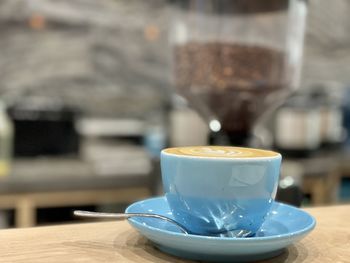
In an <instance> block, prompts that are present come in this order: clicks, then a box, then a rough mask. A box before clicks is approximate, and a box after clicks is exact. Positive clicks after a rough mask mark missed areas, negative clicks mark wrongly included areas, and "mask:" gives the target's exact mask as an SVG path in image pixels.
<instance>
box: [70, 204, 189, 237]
mask: <svg viewBox="0 0 350 263" xmlns="http://www.w3.org/2000/svg"><path fill="white" fill-rule="evenodd" d="M73 213H74V215H75V216H81V217H90V218H106V219H108V218H113V219H117V220H122V219H127V218H129V217H135V216H136V217H151V218H157V219H161V220H165V221H167V222H170V223H172V224H174V225H176V226H177V227H178V228H179V229H180V230H181V231H182V232H183V233H185V234H188V231H187V229H186V228H185V227H183V226H182V225H180V224H179V223H178V222H176V221H174V220H173V219H171V218H168V217H166V216H161V215H157V214H147V213H102V212H91V211H81V210H75V211H74V212H73Z"/></svg>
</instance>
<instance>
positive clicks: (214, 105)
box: [170, 0, 307, 146]
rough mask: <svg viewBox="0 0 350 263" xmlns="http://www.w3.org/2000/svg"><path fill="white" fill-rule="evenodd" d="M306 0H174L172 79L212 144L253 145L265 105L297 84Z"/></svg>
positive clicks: (278, 99) (270, 105)
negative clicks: (204, 125)
mask: <svg viewBox="0 0 350 263" xmlns="http://www.w3.org/2000/svg"><path fill="white" fill-rule="evenodd" d="M306 11H307V6H306V1H305V0H264V1H261V0H176V1H174V5H173V18H172V23H171V30H170V42H171V45H172V60H171V61H172V70H173V72H172V76H173V86H174V87H175V89H176V91H177V93H178V94H180V95H181V96H183V97H184V98H185V99H186V100H187V101H188V102H189V104H190V105H191V106H192V108H194V109H195V110H196V111H197V112H198V113H199V114H200V115H201V116H202V117H203V118H204V119H205V120H206V122H207V124H208V126H209V128H210V131H211V133H210V134H211V136H210V142H209V143H212V144H226V145H244V146H251V142H252V140H253V139H255V138H254V137H256V134H255V132H254V130H255V127H256V126H257V125H259V122H261V121H262V120H263V119H264V116H266V115H267V114H268V113H269V111H272V110H273V109H275V108H276V107H277V106H279V105H280V104H282V103H283V102H284V100H285V99H286V97H287V96H288V95H289V94H290V93H291V92H292V91H293V90H295V89H296V88H297V87H298V82H299V78H300V68H301V62H302V47H303V37H304V29H305V18H306Z"/></svg>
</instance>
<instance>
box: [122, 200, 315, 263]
mask: <svg viewBox="0 0 350 263" xmlns="http://www.w3.org/2000/svg"><path fill="white" fill-rule="evenodd" d="M126 212H127V213H137V212H138V213H142V212H148V213H156V214H160V215H164V216H168V217H171V218H172V213H171V211H170V209H169V206H168V203H167V201H166V198H165V197H156V198H151V199H146V200H143V201H139V202H136V203H134V204H132V205H130V206H129V207H128V208H127V209H126ZM129 222H130V224H131V225H132V226H133V227H134V228H135V229H137V230H138V231H139V232H140V234H141V235H143V236H145V237H146V238H148V239H149V240H151V241H152V242H153V243H154V244H155V246H156V247H158V248H159V249H160V250H162V251H163V252H166V253H168V254H171V255H174V256H178V257H181V258H187V259H192V260H202V261H216V262H218V261H230V262H244V261H255V260H262V259H266V258H270V257H273V256H277V255H278V254H280V253H282V252H283V249H284V248H286V247H287V246H289V245H291V244H293V243H294V242H297V241H299V240H301V239H302V238H303V237H305V236H306V235H307V234H308V233H309V232H310V231H311V230H312V229H313V228H314V227H315V224H316V222H315V219H314V218H313V217H312V216H311V215H309V214H308V213H306V212H305V211H303V210H300V209H298V208H296V207H293V206H289V205H285V204H281V203H278V202H275V203H274V204H273V206H272V209H271V211H270V213H269V215H268V217H267V219H266V221H265V222H264V224H263V226H262V227H261V229H260V230H259V231H258V233H257V234H256V236H255V237H251V238H227V237H226V238H225V237H209V236H196V235H185V234H183V233H181V232H180V230H178V229H177V228H176V226H174V225H172V224H171V223H168V222H166V221H162V220H159V219H153V218H141V217H134V218H130V219H129Z"/></svg>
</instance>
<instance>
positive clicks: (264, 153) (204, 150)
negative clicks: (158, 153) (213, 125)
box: [163, 146, 279, 158]
mask: <svg viewBox="0 0 350 263" xmlns="http://www.w3.org/2000/svg"><path fill="white" fill-rule="evenodd" d="M163 151H164V152H165V153H168V154H175V155H186V156H198V157H223V158H259V157H275V156H278V155H279V153H277V152H273V151H268V150H261V149H254V148H244V147H231V146H189V147H175V148H168V149H165V150H163Z"/></svg>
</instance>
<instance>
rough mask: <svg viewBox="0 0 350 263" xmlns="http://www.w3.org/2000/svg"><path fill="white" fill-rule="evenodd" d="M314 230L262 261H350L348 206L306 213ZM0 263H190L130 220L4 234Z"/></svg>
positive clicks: (11, 231)
mask: <svg viewBox="0 0 350 263" xmlns="http://www.w3.org/2000/svg"><path fill="white" fill-rule="evenodd" d="M307 210H308V211H309V212H310V213H311V214H312V215H314V216H315V217H316V219H317V226H316V229H315V230H314V231H313V232H312V233H311V234H310V235H309V236H307V237H306V238H305V239H303V240H302V241H300V242H299V243H297V244H295V245H292V246H290V247H289V248H288V249H287V250H286V252H285V253H283V254H282V255H280V256H278V257H276V258H273V259H270V260H267V261H262V262H284V263H290V262H293V263H294V262H303V263H309V262H315V263H316V262H317V263H319V262H322V263H327V262H331V263H340V262H350V220H349V219H350V205H343V206H334V207H323V208H311V209H307ZM0 244H1V246H0V255H1V256H0V262H2V263H7V262H11V263H17V262H26V263H27V262H35V263H41V262H45V263H47V262H84V263H89V262H99V263H103V262H106V263H111V262H190V261H185V260H181V259H179V258H175V257H172V256H169V255H166V254H164V253H162V252H160V251H158V250H156V249H155V248H153V246H152V244H151V243H150V242H149V241H147V240H146V239H145V238H143V237H142V236H140V235H139V234H138V233H137V232H136V231H135V230H133V229H132V228H131V227H130V226H129V224H128V223H127V222H125V221H124V222H102V223H85V224H76V225H62V226H52V227H37V228H25V229H13V230H3V231H1V234H0Z"/></svg>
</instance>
